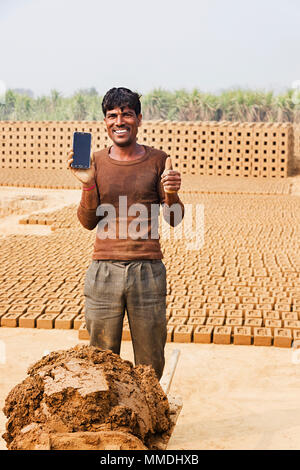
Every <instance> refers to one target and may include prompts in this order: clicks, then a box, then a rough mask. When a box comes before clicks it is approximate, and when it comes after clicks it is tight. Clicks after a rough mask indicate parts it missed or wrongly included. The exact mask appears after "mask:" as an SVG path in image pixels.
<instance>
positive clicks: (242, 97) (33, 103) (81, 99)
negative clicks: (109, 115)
mask: <svg viewBox="0 0 300 470" xmlns="http://www.w3.org/2000/svg"><path fill="white" fill-rule="evenodd" d="M29 91H30V90H27V93H22V91H21V90H20V89H19V90H12V89H9V90H7V91H6V93H5V96H4V99H3V97H2V100H0V120H11V121H100V120H102V119H103V114H102V109H101V102H102V98H103V97H102V96H101V95H99V94H98V92H97V90H96V88H94V87H92V88H87V89H80V90H77V91H76V92H75V93H74V94H73V95H71V96H69V97H64V96H63V95H62V93H60V92H59V91H58V90H55V89H53V90H51V92H50V94H49V95H48V96H46V95H42V96H38V97H34V96H33V94H32V93H30V92H29ZM141 101H142V112H143V118H144V119H145V120H157V119H163V120H170V121H243V122H259V121H262V122H293V123H300V91H299V90H298V91H295V90H293V89H288V90H287V91H285V92H284V93H281V94H275V92H273V91H260V90H245V89H238V88H237V89H232V90H226V91H223V92H221V93H218V94H213V93H204V92H201V91H200V90H198V89H195V90H193V91H186V90H177V91H168V90H163V89H154V90H153V91H151V92H149V93H147V94H145V95H144V96H142V97H141Z"/></svg>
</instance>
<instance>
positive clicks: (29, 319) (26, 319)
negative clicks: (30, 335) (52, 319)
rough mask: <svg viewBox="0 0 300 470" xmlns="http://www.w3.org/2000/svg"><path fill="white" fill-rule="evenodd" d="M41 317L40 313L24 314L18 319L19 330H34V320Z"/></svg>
mask: <svg viewBox="0 0 300 470" xmlns="http://www.w3.org/2000/svg"><path fill="white" fill-rule="evenodd" d="M41 315H42V313H40V312H32V311H29V312H26V313H23V315H22V316H21V317H20V318H19V326H20V327H21V328H35V327H36V320H37V318H39V317H40V316H41Z"/></svg>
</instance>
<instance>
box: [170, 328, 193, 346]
mask: <svg viewBox="0 0 300 470" xmlns="http://www.w3.org/2000/svg"><path fill="white" fill-rule="evenodd" d="M192 337H193V325H177V326H176V327H175V329H174V334H173V341H174V343H190V342H191V341H192Z"/></svg>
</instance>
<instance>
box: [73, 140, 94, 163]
mask: <svg viewBox="0 0 300 470" xmlns="http://www.w3.org/2000/svg"><path fill="white" fill-rule="evenodd" d="M91 143H92V134H90V133H89V132H74V134H73V153H74V155H73V162H72V164H71V167H72V168H82V169H86V168H90V157H91Z"/></svg>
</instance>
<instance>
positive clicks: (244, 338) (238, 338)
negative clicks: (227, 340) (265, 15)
mask: <svg viewBox="0 0 300 470" xmlns="http://www.w3.org/2000/svg"><path fill="white" fill-rule="evenodd" d="M251 338H252V337H251V328H250V327H249V326H241V327H240V326H235V327H234V330H233V344H240V345H250V344H251Z"/></svg>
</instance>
